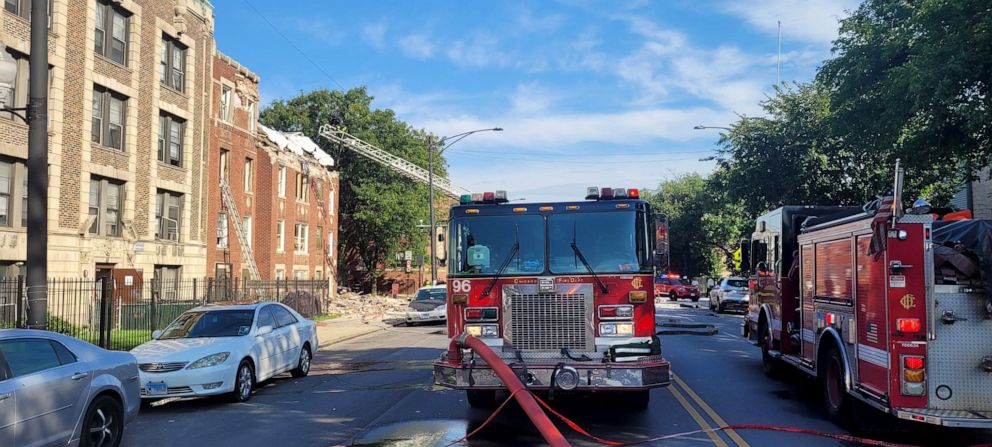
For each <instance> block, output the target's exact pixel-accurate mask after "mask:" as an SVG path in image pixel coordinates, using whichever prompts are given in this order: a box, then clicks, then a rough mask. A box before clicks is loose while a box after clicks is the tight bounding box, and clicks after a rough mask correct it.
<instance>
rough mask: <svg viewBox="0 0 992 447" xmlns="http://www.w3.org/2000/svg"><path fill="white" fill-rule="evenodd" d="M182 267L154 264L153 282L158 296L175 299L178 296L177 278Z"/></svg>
mask: <svg viewBox="0 0 992 447" xmlns="http://www.w3.org/2000/svg"><path fill="white" fill-rule="evenodd" d="M181 269H182V267H180V266H178V265H156V266H155V283H156V286H157V287H158V292H159V298H165V299H171V300H175V299H177V298H178V297H179V278H180V277H181V273H182V270H181Z"/></svg>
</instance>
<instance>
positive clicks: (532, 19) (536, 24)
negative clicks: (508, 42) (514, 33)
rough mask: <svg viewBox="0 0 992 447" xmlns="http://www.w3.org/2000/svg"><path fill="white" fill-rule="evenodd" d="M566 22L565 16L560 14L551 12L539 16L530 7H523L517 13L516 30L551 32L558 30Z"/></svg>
mask: <svg viewBox="0 0 992 447" xmlns="http://www.w3.org/2000/svg"><path fill="white" fill-rule="evenodd" d="M564 22H565V18H564V17H563V16H562V15H560V14H551V15H547V16H543V17H537V16H535V15H534V14H533V13H531V12H530V10H528V9H523V10H521V11H520V12H519V13H518V14H517V18H516V30H518V31H521V32H524V33H550V32H552V31H555V30H557V29H558V28H560V27H561V25H562V24H563V23H564Z"/></svg>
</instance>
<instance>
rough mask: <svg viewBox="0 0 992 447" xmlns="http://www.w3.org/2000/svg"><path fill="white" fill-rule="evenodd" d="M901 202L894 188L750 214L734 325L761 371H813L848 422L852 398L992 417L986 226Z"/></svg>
mask: <svg viewBox="0 0 992 447" xmlns="http://www.w3.org/2000/svg"><path fill="white" fill-rule="evenodd" d="M896 184H897V185H899V184H900V181H898V180H897V182H896ZM899 189H900V188H899V187H898V186H897V187H896V189H895V190H896V191H898V190H899ZM900 205H901V204H900V203H899V199H898V194H895V199H893V200H891V201H888V202H885V201H883V202H882V204H881V205H880V206H877V207H876V208H877V209H876V210H871V209H870V208H869V207H865V208H864V209H862V208H837V207H811V206H785V207H782V208H779V209H777V210H774V211H771V212H769V213H767V214H765V215H763V216H761V217H759V218H758V219H757V221H756V225H755V231H754V233H753V235H752V237H751V238H750V241H748V242H747V243H745V244H742V247H741V248H742V251H743V252H744V256H743V258H744V260H743V261H744V262H743V264H744V268H745V269H746V270H748V271H749V272H750V278H749V287H750V289H751V301H750V305H749V309H748V312H747V314H746V316H745V318H744V323H743V335H744V336H745V337H747V338H748V339H750V340H751V341H752V342H754V343H755V344H756V345H758V346H759V347H760V348H761V354H762V366H763V368H764V370H765V372H766V373H768V374H769V375H775V374H777V373H779V372H781V369H782V368H787V367H791V368H795V369H798V370H799V371H802V372H803V373H805V374H808V375H809V376H812V377H815V378H816V379H817V382H818V383H819V386H820V388H821V392H822V394H823V400H824V402H825V407H826V410H827V413H828V415H829V416H830V417H831V418H832V419H834V420H835V421H836V422H839V423H842V424H843V423H847V422H850V417H851V409H852V405H854V404H855V403H856V401H857V402H863V403H865V404H867V405H869V406H870V407H874V408H876V409H878V410H880V411H883V412H886V413H889V414H892V415H895V416H896V417H898V418H901V419H906V420H910V421H918V422H922V423H928V424H936V425H944V426H953V427H985V428H988V427H992V300H990V292H992V288H990V287H989V281H990V280H992V274H990V271H989V266H990V265H992V224H990V223H989V222H988V221H961V222H953V223H951V222H935V221H934V219H935V217H934V216H933V215H931V214H923V213H922V212H921V213H918V214H911V213H912V212H913V211H914V210H910V213H905V214H904V213H903V212H902V211H901V206H900ZM873 238H874V242H873ZM952 247H953V248H952ZM947 252H950V254H948V253H947ZM948 260H952V261H955V262H957V264H953V263H951V264H948ZM979 266H981V267H979Z"/></svg>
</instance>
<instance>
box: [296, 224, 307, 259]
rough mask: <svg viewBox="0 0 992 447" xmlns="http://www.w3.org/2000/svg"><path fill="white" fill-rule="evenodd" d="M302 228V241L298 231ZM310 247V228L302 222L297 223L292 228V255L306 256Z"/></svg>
mask: <svg viewBox="0 0 992 447" xmlns="http://www.w3.org/2000/svg"><path fill="white" fill-rule="evenodd" d="M301 228H302V230H303V233H302V240H301V236H300V229H301ZM309 245H310V228H309V225H308V224H306V223H302V222H297V223H296V225H295V226H294V227H293V253H298V254H307V253H308V252H309Z"/></svg>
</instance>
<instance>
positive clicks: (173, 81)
mask: <svg viewBox="0 0 992 447" xmlns="http://www.w3.org/2000/svg"><path fill="white" fill-rule="evenodd" d="M188 49H189V48H188V47H186V45H183V43H182V42H181V41H179V39H177V38H175V37H172V36H170V35H168V34H164V33H163V34H162V51H161V52H160V54H159V59H161V60H160V61H159V78H161V79H159V82H160V83H161V84H162V85H164V86H166V87H168V88H169V89H171V90H175V91H177V92H179V93H186V73H187V65H186V61H187V57H186V56H187V55H186V51H187V50H188ZM177 51H178V55H179V59H180V61H179V63H178V64H177V63H176V55H177ZM177 75H178V76H179V77H178V85H177V78H176V76H177Z"/></svg>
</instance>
